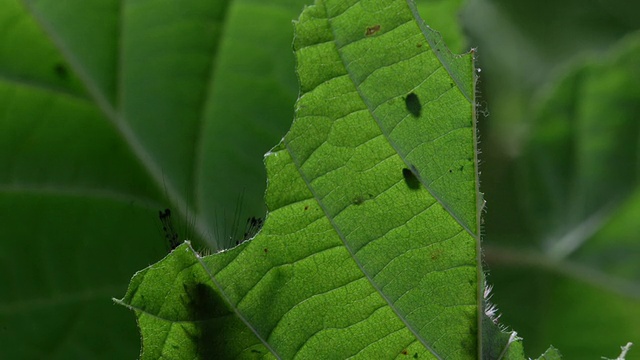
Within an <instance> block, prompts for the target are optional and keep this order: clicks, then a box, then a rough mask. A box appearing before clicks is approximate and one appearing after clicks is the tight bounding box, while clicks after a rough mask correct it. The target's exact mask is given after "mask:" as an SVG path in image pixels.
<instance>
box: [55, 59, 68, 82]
mask: <svg viewBox="0 0 640 360" xmlns="http://www.w3.org/2000/svg"><path fill="white" fill-rule="evenodd" d="M53 71H54V72H55V73H56V75H58V77H59V78H61V79H63V80H64V79H67V78H68V77H69V70H67V67H66V66H64V64H61V63H57V64H56V65H55V66H54V67H53Z"/></svg>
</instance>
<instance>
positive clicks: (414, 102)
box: [404, 93, 422, 117]
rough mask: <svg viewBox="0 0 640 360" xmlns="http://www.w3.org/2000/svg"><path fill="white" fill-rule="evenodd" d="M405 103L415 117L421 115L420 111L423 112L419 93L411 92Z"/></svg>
mask: <svg viewBox="0 0 640 360" xmlns="http://www.w3.org/2000/svg"><path fill="white" fill-rule="evenodd" d="M404 103H405V105H406V106H407V110H408V111H409V112H410V113H411V115H413V116H414V117H420V112H422V105H421V104H420V99H418V95H416V94H415V93H410V94H409V95H407V97H406V98H405V99H404Z"/></svg>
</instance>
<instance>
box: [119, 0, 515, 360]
mask: <svg viewBox="0 0 640 360" xmlns="http://www.w3.org/2000/svg"><path fill="white" fill-rule="evenodd" d="M295 27H296V37H295V41H294V49H295V52H296V58H297V64H298V76H299V79H300V87H301V92H300V96H299V99H298V102H297V104H296V118H295V121H294V124H293V125H292V127H291V130H290V131H289V133H288V134H287V135H286V136H285V138H284V139H283V140H282V142H281V143H280V144H279V145H278V146H276V147H275V148H274V149H272V150H271V152H270V153H269V154H268V155H267V157H266V158H265V163H266V168H267V173H268V179H269V181H268V187H267V194H266V204H267V208H268V210H269V212H268V215H267V218H266V221H265V224H264V227H263V228H262V230H261V231H260V233H259V234H258V235H257V236H256V237H255V238H254V239H252V240H251V241H247V242H244V243H242V244H240V245H239V246H237V247H236V248H233V249H231V250H228V251H223V252H219V253H217V254H214V255H210V256H200V255H199V254H198V253H197V252H195V251H194V250H193V248H192V247H191V246H190V245H188V244H183V245H181V246H180V247H178V248H177V249H175V250H174V251H173V252H172V253H171V254H170V255H169V256H167V257H166V258H165V259H164V260H162V261H161V262H159V263H157V264H155V265H152V266H151V267H149V268H147V269H145V270H142V271H140V272H139V273H137V274H136V275H135V276H134V277H133V279H132V281H131V284H130V287H129V290H128V291H127V293H126V295H125V297H124V298H123V299H122V300H120V301H119V302H120V303H121V304H123V305H125V306H127V307H129V308H131V309H133V310H134V311H135V313H136V316H137V318H138V324H139V327H140V330H141V332H142V336H143V347H142V358H143V359H153V358H158V357H161V356H162V357H166V358H192V357H200V358H206V357H207V356H208V354H209V355H212V354H216V356H218V357H220V358H245V357H247V358H248V357H252V356H253V357H262V356H263V357H267V358H274V357H275V358H293V357H301V358H329V357H331V358H347V357H349V356H357V357H361V358H391V357H402V356H403V355H407V356H412V357H413V358H434V359H435V358H449V359H471V358H477V357H479V356H487V357H489V356H490V357H494V358H497V357H501V356H504V355H505V354H507V355H506V358H518V357H517V356H516V355H517V354H518V351H519V354H520V358H523V357H522V356H521V347H519V345H518V347H514V349H516V350H518V349H519V350H518V351H509V346H508V345H509V342H510V340H509V338H510V336H509V334H504V336H503V335H502V333H501V332H500V331H499V329H498V327H496V326H495V325H494V324H493V323H492V322H491V321H490V320H489V319H488V318H486V317H485V315H484V312H483V310H484V307H483V295H482V294H483V289H484V284H483V281H482V279H483V273H482V268H481V262H480V251H479V236H480V232H479V220H478V219H479V214H480V208H481V206H482V199H481V196H480V194H479V192H478V181H477V165H476V164H477V161H476V139H475V113H474V110H475V101H474V95H475V94H474V84H475V78H474V76H475V74H474V67H473V54H472V53H470V54H466V55H463V56H455V55H452V54H451V53H450V52H449V51H448V50H447V49H446V47H445V46H444V44H443V42H442V40H441V39H440V37H439V35H438V34H437V33H435V32H434V31H432V30H431V29H429V28H428V27H426V26H425V25H424V23H423V22H422V21H421V20H420V18H419V16H418V15H417V11H416V9H415V7H414V5H413V3H412V2H407V1H405V0H387V1H368V0H362V1H343V0H329V1H317V3H316V5H314V6H311V7H308V8H306V9H305V11H304V12H303V14H302V15H301V16H300V19H299V21H298V22H297V23H296V26H295ZM416 102H417V104H416ZM483 334H486V336H485V338H483ZM492 336H495V337H499V338H500V339H502V340H500V341H497V342H496V341H494V339H493V338H490V337H492ZM487 337H489V338H487ZM484 344H489V345H490V346H488V347H487V348H486V349H484V350H483V349H482V347H483V346H482V345H484ZM483 351H486V352H483Z"/></svg>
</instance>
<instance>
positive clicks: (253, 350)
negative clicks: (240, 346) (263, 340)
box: [251, 349, 262, 354]
mask: <svg viewBox="0 0 640 360" xmlns="http://www.w3.org/2000/svg"><path fill="white" fill-rule="evenodd" d="M251 352H252V353H254V354H262V353H261V352H260V351H258V350H256V349H251Z"/></svg>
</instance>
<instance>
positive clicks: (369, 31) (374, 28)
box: [364, 24, 380, 36]
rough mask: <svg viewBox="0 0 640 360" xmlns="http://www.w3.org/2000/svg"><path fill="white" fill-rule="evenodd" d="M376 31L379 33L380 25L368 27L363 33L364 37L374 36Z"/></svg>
mask: <svg viewBox="0 0 640 360" xmlns="http://www.w3.org/2000/svg"><path fill="white" fill-rule="evenodd" d="M378 31H380V24H377V25H373V26H369V27H368V28H367V30H366V31H365V32H364V35H365V36H371V35H375V34H376V33H377V32H378Z"/></svg>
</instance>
